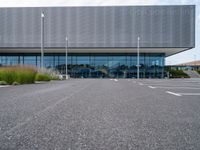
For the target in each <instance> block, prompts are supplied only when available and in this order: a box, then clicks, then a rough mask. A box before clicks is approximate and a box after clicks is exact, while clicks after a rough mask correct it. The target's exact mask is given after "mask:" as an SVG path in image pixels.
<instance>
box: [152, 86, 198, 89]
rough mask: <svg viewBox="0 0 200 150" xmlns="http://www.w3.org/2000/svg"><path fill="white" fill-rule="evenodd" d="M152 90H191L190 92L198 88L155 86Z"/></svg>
mask: <svg viewBox="0 0 200 150" xmlns="http://www.w3.org/2000/svg"><path fill="white" fill-rule="evenodd" d="M154 88H160V89H192V90H198V89H200V87H179V86H174V87H173V86H156V87H154Z"/></svg>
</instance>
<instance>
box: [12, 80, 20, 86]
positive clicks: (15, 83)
mask: <svg viewBox="0 0 200 150" xmlns="http://www.w3.org/2000/svg"><path fill="white" fill-rule="evenodd" d="M12 85H20V84H19V83H18V82H16V81H15V82H13V83H12Z"/></svg>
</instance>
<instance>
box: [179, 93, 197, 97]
mask: <svg viewBox="0 0 200 150" xmlns="http://www.w3.org/2000/svg"><path fill="white" fill-rule="evenodd" d="M179 94H180V95H191V96H192V95H194V96H195V95H197V96H198V95H200V93H179Z"/></svg>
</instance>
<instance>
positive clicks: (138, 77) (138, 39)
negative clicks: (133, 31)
mask: <svg viewBox="0 0 200 150" xmlns="http://www.w3.org/2000/svg"><path fill="white" fill-rule="evenodd" d="M137 79H140V37H139V36H138V38H137Z"/></svg>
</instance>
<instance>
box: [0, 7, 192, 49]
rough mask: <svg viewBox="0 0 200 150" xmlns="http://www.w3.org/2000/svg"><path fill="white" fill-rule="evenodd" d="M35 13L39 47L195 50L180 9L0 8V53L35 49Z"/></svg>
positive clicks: (187, 17)
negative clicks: (11, 49) (42, 36)
mask: <svg viewBox="0 0 200 150" xmlns="http://www.w3.org/2000/svg"><path fill="white" fill-rule="evenodd" d="M41 12H44V14H45V21H44V24H45V25H44V26H45V38H44V39H45V47H54V48H56V47H58V48H61V47H65V37H66V35H67V36H68V39H69V47H73V48H94V47H95V48H104V47H106V48H109V47H110V48H116V47H118V48H120V47H137V37H138V36H140V39H141V42H140V46H141V47H150V48H151V47H153V48H156V47H172V48H179V47H183V48H192V47H194V46H195V35H194V34H195V26H194V24H195V6H193V5H184V6H182V5H181V6H105V7H36V8H34V7H32V8H0V47H11V48H12V47H13V48H14V47H40V39H41Z"/></svg>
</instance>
